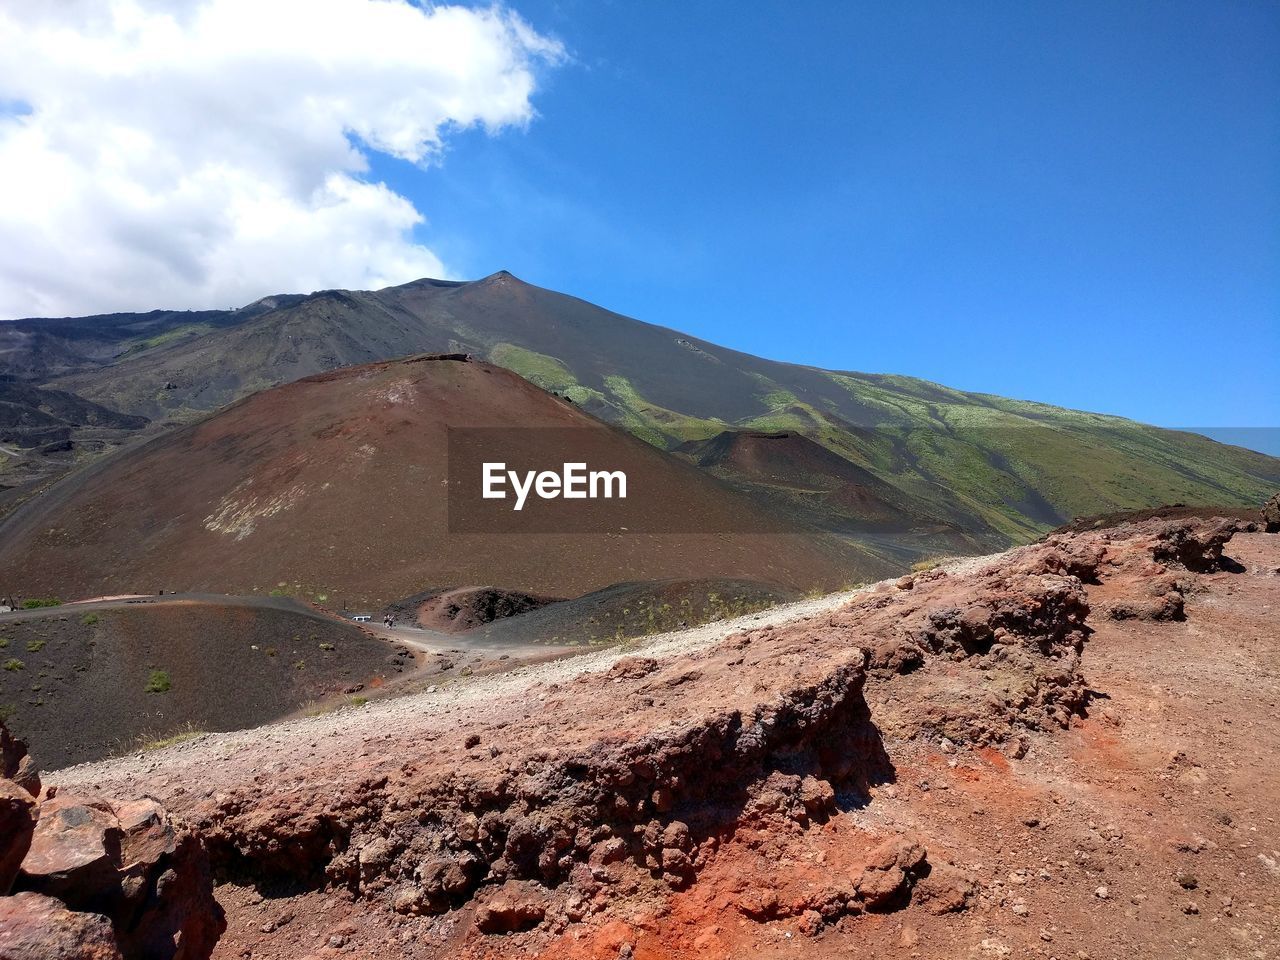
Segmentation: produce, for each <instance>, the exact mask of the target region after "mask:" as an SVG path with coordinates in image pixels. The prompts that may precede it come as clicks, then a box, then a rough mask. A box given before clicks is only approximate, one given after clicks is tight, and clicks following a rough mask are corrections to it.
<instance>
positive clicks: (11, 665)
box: [4, 657, 24, 673]
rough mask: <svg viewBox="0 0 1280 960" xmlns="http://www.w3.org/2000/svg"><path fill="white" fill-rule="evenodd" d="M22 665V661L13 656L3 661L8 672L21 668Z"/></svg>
mask: <svg viewBox="0 0 1280 960" xmlns="http://www.w3.org/2000/svg"><path fill="white" fill-rule="evenodd" d="M23 666H24V664H23V663H22V661H21V660H17V659H15V658H14V657H10V658H9V659H8V660H6V661H5V662H4V668H5V669H6V670H8V671H9V672H10V673H13V672H14V671H16V670H21V669H22V668H23Z"/></svg>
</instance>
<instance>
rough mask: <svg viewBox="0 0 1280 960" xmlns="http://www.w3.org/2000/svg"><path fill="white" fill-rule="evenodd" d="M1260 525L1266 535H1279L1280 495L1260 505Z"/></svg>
mask: <svg viewBox="0 0 1280 960" xmlns="http://www.w3.org/2000/svg"><path fill="white" fill-rule="evenodd" d="M1262 523H1263V525H1264V527H1265V529H1266V531H1267V533H1280V493H1277V494H1275V496H1273V497H1272V498H1271V499H1270V500H1268V501H1267V502H1266V503H1265V504H1263V505H1262Z"/></svg>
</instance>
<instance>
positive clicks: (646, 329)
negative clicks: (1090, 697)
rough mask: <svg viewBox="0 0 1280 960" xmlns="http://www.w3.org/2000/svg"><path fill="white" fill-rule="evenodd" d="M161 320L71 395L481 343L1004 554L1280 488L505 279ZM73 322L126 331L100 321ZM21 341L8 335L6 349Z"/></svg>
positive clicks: (1147, 444)
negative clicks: (852, 469)
mask: <svg viewBox="0 0 1280 960" xmlns="http://www.w3.org/2000/svg"><path fill="white" fill-rule="evenodd" d="M152 316H153V315H147V314H143V315H122V316H121V317H118V318H108V319H110V321H111V322H110V324H107V325H105V326H110V327H112V329H120V330H122V331H132V330H133V329H134V328H135V327H136V326H137V324H138V323H140V322H143V321H147V319H148V318H150V317H152ZM161 316H162V317H164V318H166V319H163V320H160V319H153V320H151V321H150V322H152V323H156V324H162V325H163V324H168V325H169V326H167V327H166V328H165V329H166V330H167V331H169V332H166V333H163V334H160V335H155V336H153V337H152V338H151V339H150V340H146V339H143V340H140V339H139V338H138V336H137V335H136V334H132V333H130V336H129V337H128V338H122V339H120V340H118V341H117V345H118V348H117V352H118V353H119V354H120V355H119V356H116V357H114V358H107V359H104V358H103V354H104V348H102V347H95V351H91V352H86V353H85V354H84V355H83V356H82V358H81V359H80V360H79V364H80V370H79V371H78V372H70V370H71V368H72V367H73V366H74V365H75V363H76V360H75V357H74V356H73V352H65V353H64V354H63V355H62V362H61V366H60V369H66V370H68V372H67V373H66V374H65V375H63V376H62V377H61V378H60V379H59V380H58V381H56V382H57V384H58V385H59V386H61V387H63V388H64V389H69V390H71V391H73V392H76V393H80V394H82V395H84V396H86V397H89V398H92V399H94V400H97V401H98V402H100V403H103V404H105V405H107V406H109V407H112V408H116V409H120V410H124V411H127V412H130V413H138V414H142V415H145V416H149V417H152V418H159V417H165V416H175V415H176V416H191V415H195V414H199V413H203V412H206V411H208V410H211V409H214V408H216V407H218V406H220V405H222V404H224V403H227V402H229V401H231V400H235V399H237V398H239V397H243V396H245V395H246V394H248V393H250V392H253V391H255V390H259V389H262V388H264V387H267V386H271V385H274V384H277V383H282V382H286V381H290V380H293V379H296V378H298V377H302V376H306V375H309V374H312V373H315V372H317V371H320V370H327V369H332V368H336V367H341V366H345V365H349V364H354V363H364V362H368V361H370V360H380V359H387V358H389V357H395V356H403V355H405V354H409V353H415V352H418V351H423V350H430V351H455V350H465V351H469V352H472V353H475V354H477V355H480V356H483V357H487V358H489V359H491V360H492V361H493V362H495V363H498V364H500V365H503V366H506V367H508V368H510V369H512V370H514V371H516V372H517V373H520V374H521V375H523V376H525V377H527V378H528V379H530V380H532V381H533V382H535V383H537V384H539V385H540V386H543V387H545V388H547V389H549V390H554V391H558V392H561V393H564V394H566V395H568V396H570V397H572V398H573V399H574V401H575V402H577V403H578V404H580V405H581V406H583V407H584V408H585V409H587V410H589V411H591V412H594V413H596V414H598V415H599V416H601V417H602V418H604V419H607V420H611V421H613V422H615V423H618V424H620V425H622V426H624V427H626V428H627V429H629V430H630V431H632V432H633V433H635V434H636V435H637V436H640V437H643V438H644V439H646V440H648V441H649V442H651V443H654V444H656V445H659V446H663V447H667V448H670V447H674V446H677V445H679V444H680V443H683V442H685V441H689V440H704V439H708V438H711V437H714V436H716V435H718V434H720V433H722V432H723V431H725V430H726V429H728V428H740V429H746V430H756V431H766V432H769V431H775V432H776V431H795V432H798V433H801V434H804V435H805V436H808V437H810V438H812V439H814V440H816V441H817V442H819V443H821V444H822V445H823V446H825V447H826V448H828V449H829V450H831V451H833V452H835V453H837V454H839V455H840V456H841V457H844V458H846V459H848V460H849V461H850V462H851V463H853V464H855V465H857V466H859V467H861V468H863V469H865V470H867V471H869V472H871V473H872V474H874V475H875V476H876V477H878V478H879V479H881V480H882V481H884V482H886V483H888V484H890V485H891V486H893V487H895V488H896V489H898V490H899V491H901V492H902V493H903V494H905V495H906V496H908V497H909V498H911V500H912V501H913V502H914V503H915V504H916V505H917V506H916V509H917V510H919V511H920V512H923V513H926V514H928V515H929V516H930V517H932V518H933V520H934V522H942V523H950V524H955V525H957V526H959V527H961V528H963V529H964V530H966V531H968V532H969V533H970V534H972V535H973V536H974V537H976V538H977V539H978V541H979V542H981V543H985V544H989V545H993V546H995V545H1004V544H1008V543H1010V542H1013V541H1021V540H1026V539H1029V538H1031V537H1034V536H1036V535H1038V534H1040V533H1043V532H1044V531H1046V530H1047V529H1049V528H1051V527H1053V526H1056V525H1057V524H1059V523H1062V522H1064V521H1067V520H1070V519H1071V518H1072V517H1075V516H1080V515H1084V514H1095V513H1103V512H1107V511H1113V510H1123V509H1136V508H1140V507H1149V506H1155V505H1158V504H1161V503H1175V502H1181V503H1193V504H1195V503H1215V504H1225V503H1240V504H1246V503H1256V502H1258V501H1260V500H1261V499H1263V498H1264V497H1265V496H1266V495H1267V494H1268V493H1269V492H1270V490H1271V489H1272V488H1274V487H1275V486H1276V484H1277V483H1278V482H1280V461H1277V460H1276V459H1274V458H1270V457H1265V456H1262V455H1260V454H1254V453H1251V452H1248V451H1245V450H1242V449H1239V448H1235V447H1229V446H1225V445H1222V444H1219V443H1215V442H1213V441H1211V440H1208V439H1206V438H1204V437H1201V436H1198V435H1195V434H1188V433H1178V432H1174V431H1169V430H1161V429H1157V428H1154V427H1147V426H1143V425H1141V424H1137V423H1134V422H1132V421H1129V420H1124V419H1121V418H1118V417H1109V416H1101V415H1096V414H1089V413H1081V412H1077V411H1070V410H1063V409H1060V408H1055V407H1050V406H1046V405H1043V404H1037V403H1029V402H1024V401H1020V400H1007V399H1003V398H1000V397H996V396H991V395H987V394H975V393H964V392H961V391H957V390H952V389H949V388H947V387H943V386H940V385H937V384H932V383H927V382H925V381H921V380H915V379H912V378H909V377H901V376H887V375H872V374H860V373H851V372H844V371H830V370H822V369H819V368H816V367H806V366H796V365H792V364H785V363H777V362H774V361H770V360H765V359H761V358H759V357H753V356H750V355H748V354H743V353H739V352H737V351H734V350H728V349H725V348H724V347H720V346H717V345H715V344H712V343H708V342H706V341H702V340H698V339H697V338H694V337H689V336H686V335H683V334H681V333H679V332H677V331H675V330H670V329H667V328H664V327H659V326H653V325H650V324H647V323H642V322H639V321H636V320H632V319H629V318H627V317H624V316H621V315H619V314H615V313H611V312H609V311H608V310H604V309H601V308H599V307H596V306H593V305H591V304H589V303H586V302H584V301H582V300H578V299H576V298H573V297H569V296H565V295H563V294H559V293H554V292H552V291H549V290H544V289H541V288H538V287H535V286H531V285H529V284H526V283H523V282H521V281H520V280H518V279H516V278H515V277H513V276H511V275H510V274H508V273H505V272H502V273H497V274H494V275H493V276H490V277H487V278H485V279H484V280H480V281H475V282H470V283H457V282H445V281H436V280H421V281H417V282H414V283H410V284H405V285H404V286H399V287H391V288H388V289H385V290H380V291H376V292H357V291H332V290H331V291H324V292H321V293H316V294H312V295H310V296H305V297H297V296H291V297H278V298H271V299H269V300H266V301H260V302H259V303H258V304H254V305H252V306H251V307H247V308H245V309H244V310H242V311H234V312H227V313H224V314H217V315H207V316H206V315H202V316H201V318H200V319H199V320H196V319H195V318H194V317H189V318H188V319H187V320H186V321H184V320H183V315H161ZM99 319H100V318H99ZM45 322H46V321H22V322H21V325H20V328H15V332H10V333H9V338H10V339H14V338H17V339H16V340H15V346H14V347H13V350H12V351H11V362H13V363H18V364H19V365H20V363H21V361H20V359H13V358H21V357H22V356H25V355H26V354H24V353H23V352H22V351H23V350H24V349H27V350H28V352H30V351H29V348H30V344H33V343H37V342H38V341H37V340H36V339H34V338H35V336H36V333H33V332H32V331H37V332H38V331H40V330H41V329H42V327H41V324H42V323H45ZM56 324H57V327H56V329H59V330H62V329H74V330H76V331H80V333H78V334H77V335H79V336H86V337H87V336H89V334H88V333H87V332H85V331H89V330H93V331H96V332H95V333H94V336H99V337H107V336H109V332H104V325H103V324H102V323H100V322H97V321H95V322H89V321H86V322H84V323H82V324H80V325H79V326H76V321H57V322H56ZM9 330H10V328H9V325H7V324H0V343H4V342H6V341H5V339H4V338H5V336H6V333H7V332H8V331H9ZM170 332H171V333H172V334H173V337H174V339H171V340H167V341H166V339H165V338H166V337H168V336H169V335H170ZM19 335H20V336H19ZM24 338H25V339H24ZM75 342H76V341H75V340H74V338H73V337H70V336H64V337H63V339H62V340H59V341H58V343H59V345H60V346H66V345H67V344H71V345H74V343H75ZM95 342H96V341H95ZM24 345H25V346H24ZM108 352H109V351H108ZM28 365H29V366H32V367H37V366H39V364H38V362H37V361H36V360H35V359H32V360H31V361H30V363H29V364H28Z"/></svg>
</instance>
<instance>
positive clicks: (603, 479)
mask: <svg viewBox="0 0 1280 960" xmlns="http://www.w3.org/2000/svg"><path fill="white" fill-rule="evenodd" d="M508 484H510V486H511V489H512V491H513V492H514V493H515V501H516V502H515V506H514V507H512V509H513V510H521V509H523V508H524V504H525V500H527V499H528V497H529V494H530V492H533V493H535V494H537V496H538V497H539V498H540V499H542V500H555V499H556V498H557V497H563V498H564V499H566V500H597V499H606V500H609V499H613V498H615V497H616V498H618V499H620V500H625V499H626V497H627V475H626V474H625V473H623V472H622V471H621V470H591V471H588V470H587V465H586V464H585V463H566V464H564V465H563V466H562V469H561V471H560V472H559V473H556V472H555V471H554V470H541V471H535V470H528V471H526V472H525V474H524V476H523V477H522V476H521V475H520V474H519V473H518V472H516V471H515V470H508V469H507V465H506V464H505V463H485V465H484V488H483V492H482V496H483V497H484V499H486V500H505V499H506V498H507V485H508Z"/></svg>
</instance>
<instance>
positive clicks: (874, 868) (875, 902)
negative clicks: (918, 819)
mask: <svg viewBox="0 0 1280 960" xmlns="http://www.w3.org/2000/svg"><path fill="white" fill-rule="evenodd" d="M925 867H926V859H925V849H924V846H923V845H922V844H920V843H919V842H918V841H916V840H913V839H910V838H908V837H894V838H892V839H890V840H886V841H885V842H884V843H882V844H881V845H880V846H878V847H876V848H875V849H874V850H872V851H871V852H870V854H868V857H867V865H866V868H865V869H864V870H863V871H862V875H861V876H860V877H859V878H858V881H857V883H856V884H855V890H856V891H857V895H858V897H859V898H860V899H861V900H862V903H863V904H864V905H865V906H866V908H867V910H868V911H872V912H874V911H883V910H892V909H893V908H895V907H898V906H902V904H903V903H905V902H906V900H907V899H909V898H910V896H911V887H912V886H913V885H914V883H915V881H916V878H917V877H918V876H919V875H920V874H921V873H922V872H923V871H924V869H925Z"/></svg>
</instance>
